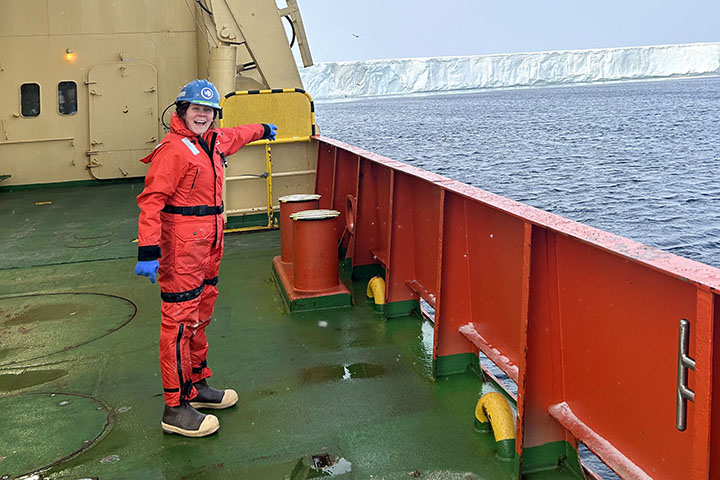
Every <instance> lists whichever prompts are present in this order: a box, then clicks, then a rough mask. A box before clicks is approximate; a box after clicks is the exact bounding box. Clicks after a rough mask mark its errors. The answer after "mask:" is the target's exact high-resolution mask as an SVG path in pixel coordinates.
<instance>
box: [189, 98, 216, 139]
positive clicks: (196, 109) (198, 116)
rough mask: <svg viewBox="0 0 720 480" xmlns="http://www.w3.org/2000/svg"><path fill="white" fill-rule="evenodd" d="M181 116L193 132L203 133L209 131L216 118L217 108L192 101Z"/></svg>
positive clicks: (196, 133)
mask: <svg viewBox="0 0 720 480" xmlns="http://www.w3.org/2000/svg"><path fill="white" fill-rule="evenodd" d="M181 117H182V119H183V120H184V121H185V125H187V127H188V129H189V130H190V131H191V132H193V133H194V134H195V135H202V134H204V133H205V132H207V131H208V129H209V128H210V125H211V124H212V122H213V120H214V119H215V110H214V109H212V108H211V107H206V106H205V105H198V104H195V103H191V104H190V105H188V108H187V110H186V111H185V114H184V115H181Z"/></svg>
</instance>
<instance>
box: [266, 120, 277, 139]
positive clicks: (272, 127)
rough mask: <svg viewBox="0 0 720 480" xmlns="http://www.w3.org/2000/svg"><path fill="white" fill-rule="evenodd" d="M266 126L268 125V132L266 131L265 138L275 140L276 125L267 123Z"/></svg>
mask: <svg viewBox="0 0 720 480" xmlns="http://www.w3.org/2000/svg"><path fill="white" fill-rule="evenodd" d="M267 126H268V127H270V133H268V136H267V139H268V140H271V141H272V140H275V134H276V133H277V125H275V124H274V123H268V124H267Z"/></svg>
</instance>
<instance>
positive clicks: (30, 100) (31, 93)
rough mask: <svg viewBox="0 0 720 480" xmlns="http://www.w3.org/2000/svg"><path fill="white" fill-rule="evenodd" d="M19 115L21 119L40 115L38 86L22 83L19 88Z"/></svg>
mask: <svg viewBox="0 0 720 480" xmlns="http://www.w3.org/2000/svg"><path fill="white" fill-rule="evenodd" d="M20 113H21V114H22V116H23V117H37V116H38V115H40V85H38V84H37V83H23V84H22V85H21V86H20Z"/></svg>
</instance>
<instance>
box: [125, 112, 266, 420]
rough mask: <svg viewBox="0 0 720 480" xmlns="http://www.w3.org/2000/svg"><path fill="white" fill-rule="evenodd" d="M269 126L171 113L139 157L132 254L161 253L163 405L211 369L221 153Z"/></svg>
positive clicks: (185, 393) (186, 395) (151, 256)
mask: <svg viewBox="0 0 720 480" xmlns="http://www.w3.org/2000/svg"><path fill="white" fill-rule="evenodd" d="M269 131H270V129H269V127H268V126H267V125H265V124H260V123H258V124H251V125H242V126H239V127H233V128H218V129H213V128H211V129H209V130H208V131H207V132H205V134H204V135H203V136H202V137H198V136H196V135H195V134H194V133H193V132H191V131H190V130H189V129H188V128H187V126H186V125H185V122H184V121H183V120H182V119H181V118H180V117H179V116H178V115H177V114H176V113H173V114H172V118H171V120H170V133H168V134H167V135H166V136H165V138H164V139H163V140H162V142H160V144H159V145H158V146H157V147H155V150H153V152H152V153H151V154H150V155H149V156H147V157H145V158H143V159H142V160H141V161H142V162H145V163H150V169H149V170H148V173H147V175H146V177H145V189H144V190H143V191H142V193H141V194H140V195H138V197H137V203H138V206H139V207H140V210H141V212H140V217H139V221H138V245H139V248H138V260H155V259H158V258H159V259H160V269H159V271H158V282H159V283H160V292H161V293H160V297H161V299H162V306H161V310H160V311H161V316H162V322H161V327H160V370H161V374H162V383H163V389H164V396H165V403H166V404H167V405H168V406H170V407H174V406H177V405H179V404H180V399H181V398H183V399H187V400H190V399H192V398H193V397H195V396H196V395H197V391H196V390H195V387H193V383H195V382H198V381H200V380H202V379H204V378H207V377H210V376H211V375H212V371H211V370H210V368H208V366H207V350H208V343H207V338H206V336H205V328H206V327H207V325H208V323H209V322H210V319H211V317H212V314H213V308H214V306H215V300H216V299H217V296H218V289H217V283H218V269H219V266H220V259H221V258H222V253H223V228H224V226H225V222H224V219H223V216H222V212H223V204H222V187H223V175H224V166H225V156H226V155H232V154H233V153H235V152H236V151H238V150H239V149H240V148H241V147H242V146H244V145H245V144H247V143H249V142H252V141H254V140H259V139H261V138H264V137H266V136H267V135H268V134H269Z"/></svg>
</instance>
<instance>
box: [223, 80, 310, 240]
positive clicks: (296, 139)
mask: <svg viewBox="0 0 720 480" xmlns="http://www.w3.org/2000/svg"><path fill="white" fill-rule="evenodd" d="M221 106H222V108H223V118H222V119H221V120H220V126H221V127H232V126H237V125H244V124H248V123H274V124H275V125H277V127H278V132H277V138H276V140H274V141H272V142H270V141H267V140H258V141H256V142H252V143H250V144H248V145H247V146H246V147H244V148H242V149H241V150H240V151H239V152H237V153H236V154H234V155H232V156H231V157H228V168H227V171H226V175H225V187H224V189H223V201H224V202H225V214H226V215H227V218H228V227H229V229H228V230H227V231H241V230H257V229H269V228H277V226H278V225H277V218H276V212H277V211H278V210H279V205H278V198H280V197H282V196H284V195H290V194H296V193H313V192H314V191H315V164H316V160H317V145H316V144H315V142H312V141H311V136H312V135H315V107H314V104H313V100H312V97H311V96H310V95H309V94H308V93H307V92H305V91H304V90H302V89H299V88H293V89H273V90H246V91H240V92H231V93H228V94H227V95H226V96H225V98H224V99H223V100H222V102H221ZM232 227H237V228H232Z"/></svg>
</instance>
